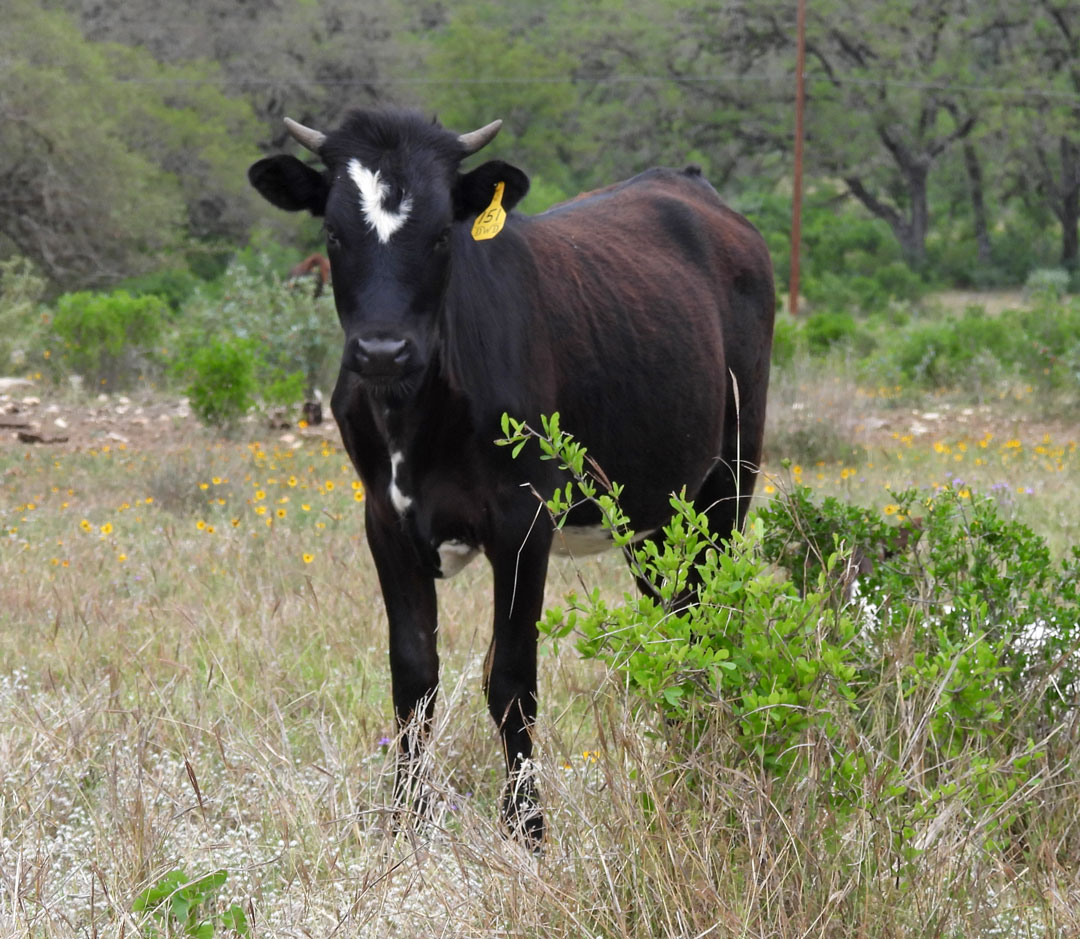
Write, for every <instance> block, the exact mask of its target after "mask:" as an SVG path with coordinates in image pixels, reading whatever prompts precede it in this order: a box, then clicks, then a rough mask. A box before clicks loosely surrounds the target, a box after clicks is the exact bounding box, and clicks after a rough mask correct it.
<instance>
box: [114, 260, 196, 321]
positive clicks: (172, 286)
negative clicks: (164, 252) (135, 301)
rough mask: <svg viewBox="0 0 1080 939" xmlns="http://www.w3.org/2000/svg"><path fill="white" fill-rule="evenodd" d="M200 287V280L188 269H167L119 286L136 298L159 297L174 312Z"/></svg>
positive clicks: (122, 282) (131, 279)
mask: <svg viewBox="0 0 1080 939" xmlns="http://www.w3.org/2000/svg"><path fill="white" fill-rule="evenodd" d="M198 286H199V278H198V277H196V276H195V275H194V274H193V273H192V272H191V271H190V270H188V269H187V268H186V267H165V268H161V269H160V270H156V271H152V272H150V273H148V274H141V275H139V276H137V277H129V278H127V279H126V280H123V281H121V282H120V283H119V284H117V288H118V289H121V290H126V291H127V292H128V293H130V294H131V295H132V296H135V297H142V296H145V295H147V294H150V295H152V296H155V297H159V298H160V299H161V300H164V301H165V302H166V303H167V304H168V305H169V308H170V309H171V310H172V311H173V312H176V311H177V310H179V309H180V307H181V306H182V305H183V303H184V301H185V300H187V299H188V297H190V296H191V294H192V293H194V292H195V288H196V287H198Z"/></svg>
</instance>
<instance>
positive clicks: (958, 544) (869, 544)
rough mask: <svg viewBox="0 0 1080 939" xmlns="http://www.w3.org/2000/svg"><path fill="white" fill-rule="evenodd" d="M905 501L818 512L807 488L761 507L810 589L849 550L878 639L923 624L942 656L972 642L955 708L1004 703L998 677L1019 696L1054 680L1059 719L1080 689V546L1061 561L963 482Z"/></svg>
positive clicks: (777, 544) (791, 566) (959, 671)
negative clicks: (973, 670) (975, 671)
mask: <svg viewBox="0 0 1080 939" xmlns="http://www.w3.org/2000/svg"><path fill="white" fill-rule="evenodd" d="M895 500H896V501H895V502H894V503H892V504H891V505H890V506H889V507H888V508H889V513H890V514H882V513H881V512H880V511H877V510H874V509H869V508H866V507H861V506H855V505H848V504H846V503H843V502H840V501H839V500H837V499H834V498H826V499H825V500H824V501H823V502H822V503H821V504H816V503H815V502H814V501H813V498H812V496H811V493H810V490H809V489H807V488H805V487H796V488H795V489H794V490H793V491H792V492H791V493H790V494H788V496H787V497H786V498H785V499H779V500H774V501H772V502H771V503H769V504H767V505H766V506H765V507H764V508H762V509H761V511H760V518H761V519H762V520H763V522H764V524H765V528H766V531H767V534H766V535H765V538H764V552H765V555H766V557H767V558H769V559H770V560H771V561H772V562H773V563H775V564H777V565H779V566H780V567H782V568H784V569H785V570H786V571H787V572H788V574H789V575H790V577H791V579H792V581H793V582H794V583H795V584H796V585H797V586H798V587H799V588H800V590H801V591H803V592H805V591H809V590H814V589H816V587H817V584H818V582H819V580H820V578H821V576H822V575H823V574H824V573H825V572H826V564H827V559H828V558H829V556H830V555H831V553H832V552H834V551H835V550H836V545H837V544H845V545H847V546H848V549H849V551H850V552H851V555H852V557H853V559H854V564H855V568H856V569H857V571H858V594H859V597H860V598H861V601H862V604H863V606H864V608H865V611H866V613H867V615H866V623H867V625H868V626H869V627H870V630H871V633H872V636H873V641H874V642H875V643H879V644H880V643H884V642H885V641H886V639H887V638H888V637H894V636H896V635H898V634H900V633H902V632H903V631H904V630H907V629H909V628H911V627H912V626H913V624H914V625H916V626H917V628H918V629H919V631H920V632H921V633H922V634H924V635H931V636H932V637H933V640H934V642H933V646H934V649H933V652H932V653H928V655H929V659H930V660H934V661H939V662H940V661H943V658H942V657H943V656H944V657H945V658H947V657H949V656H950V655H952V654H954V653H955V652H956V651H957V650H959V649H962V648H965V647H967V646H968V645H970V646H971V657H970V658H965V659H964V660H963V661H961V662H959V664H958V665H957V668H956V670H955V672H954V683H955V686H956V688H960V687H966V688H967V691H965V692H964V693H963V694H960V693H959V692H958V693H957V694H954V695H953V696H952V697H953V699H954V700H956V701H962V700H963V698H964V694H968V695H971V694H974V695H976V696H979V695H983V696H988V697H994V698H995V699H996V698H998V697H999V696H998V694H997V691H996V690H995V689H994V688H993V687H992V686H988V685H987V684H986V680H987V678H990V677H993V678H995V680H996V681H998V682H1000V684H999V689H1000V688H1008V689H1010V690H1011V691H1012V692H1013V693H1016V694H1019V693H1021V692H1022V691H1023V690H1024V689H1025V688H1027V687H1028V686H1029V685H1030V683H1031V682H1033V681H1036V682H1037V681H1042V680H1043V679H1047V680H1048V679H1049V677H1050V676H1051V675H1052V677H1053V685H1054V687H1055V688H1056V689H1057V691H1056V692H1055V693H1054V694H1051V695H1048V696H1047V698H1046V699H1045V706H1046V708H1047V709H1049V711H1050V712H1051V713H1052V712H1053V711H1054V710H1060V709H1061V708H1063V707H1067V706H1068V703H1069V702H1070V701H1071V699H1072V696H1073V694H1075V693H1076V692H1077V691H1080V659H1078V657H1077V654H1076V649H1077V645H1078V642H1080V549H1074V550H1073V552H1072V554H1071V555H1070V556H1069V557H1067V558H1066V559H1064V560H1062V561H1060V562H1058V563H1055V562H1054V561H1053V559H1052V558H1051V556H1050V551H1049V548H1048V547H1047V545H1046V542H1045V541H1044V540H1043V539H1042V538H1040V537H1039V536H1038V535H1036V534H1035V533H1034V532H1032V531H1031V529H1030V528H1028V527H1027V526H1025V525H1022V524H1021V523H1019V522H1014V521H1008V520H1005V519H1003V518H1001V516H1000V515H999V513H998V508H997V503H996V502H995V500H994V499H993V498H991V497H988V496H983V495H979V494H978V493H974V492H971V491H970V490H969V489H967V488H965V487H964V486H963V483H962V482H961V481H960V480H956V481H955V485H953V486H951V487H949V488H946V489H943V490H940V491H938V492H937V493H934V494H932V495H928V494H926V493H920V492H919V491H918V490H914V489H911V490H906V491H904V492H901V493H897V494H895ZM988 656H989V657H990V658H988ZM976 661H978V663H979V665H978V667H979V668H982V669H983V670H984V671H986V670H987V669H988V671H987V673H986V674H985V675H984V676H983V678H981V679H979V680H978V681H975V682H974V683H970V684H967V685H965V684H964V683H965V682H966V681H967V680H968V679H972V678H973V677H974V676H973V675H971V674H968V673H966V671H965V669H966V667H967V666H969V665H970V666H971V667H975V663H976ZM1051 670H1052V671H1051ZM998 708H1000V704H995V705H992V706H990V709H991V710H997V709H998ZM967 710H968V711H969V712H970V713H971V714H972V715H975V714H977V712H978V711H979V708H976V707H974V706H970V707H968V708H967Z"/></svg>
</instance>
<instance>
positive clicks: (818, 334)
mask: <svg viewBox="0 0 1080 939" xmlns="http://www.w3.org/2000/svg"><path fill="white" fill-rule="evenodd" d="M855 331H856V326H855V317H853V316H852V315H851V314H850V313H811V314H810V316H808V317H807V318H806V326H805V328H804V335H805V337H806V343H807V345H808V346H809V348H810V351H811V352H819V353H820V352H824V351H826V350H827V349H830V348H832V347H833V346H835V345H838V344H840V343H844V342H848V341H850V340H851V339H852V338H853V337H854V336H855Z"/></svg>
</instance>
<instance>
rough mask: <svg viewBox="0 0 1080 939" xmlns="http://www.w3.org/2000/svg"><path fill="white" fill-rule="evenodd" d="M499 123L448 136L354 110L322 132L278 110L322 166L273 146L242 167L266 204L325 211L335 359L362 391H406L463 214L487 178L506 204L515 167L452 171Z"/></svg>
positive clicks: (477, 205)
mask: <svg viewBox="0 0 1080 939" xmlns="http://www.w3.org/2000/svg"><path fill="white" fill-rule="evenodd" d="M501 123H502V122H501V121H495V122H494V123H491V124H488V125H487V126H486V127H482V128H480V129H479V130H475V131H472V132H471V133H468V134H461V135H458V134H454V133H451V132H450V131H447V130H446V129H444V128H443V127H441V126H439V125H438V124H437V123H431V122H428V121H426V120H424V119H423V118H422V117H420V116H419V115H415V114H410V113H403V112H393V111H389V112H371V111H356V112H353V113H352V114H350V115H349V117H348V118H347V119H346V121H345V123H344V124H343V125H342V126H341V128H339V129H338V130H336V131H333V132H331V133H329V134H323V133H321V132H319V131H316V130H312V129H311V128H309V127H304V126H303V125H301V124H297V123H296V122H295V121H291V120H289V119H288V118H286V119H285V125H286V127H287V129H288V131H289V133H290V134H291V135H292V136H293V137H294V138H296V139H297V140H298V141H299V142H300V143H301V144H303V145H304V146H305V147H306V148H307V149H308V150H310V151H312V152H313V153H315V154H316V155H317V156H318V157H319V158H320V160H321V161H322V163H323V165H324V166H325V169H324V170H322V171H320V170H317V169H315V168H313V167H311V166H308V165H307V164H305V163H303V162H301V161H300V160H298V159H296V158H295V157H292V156H273V157H268V158H266V159H264V160H259V162H257V163H255V164H254V165H253V166H252V167H251V168H250V169H249V170H248V178H249V179H250V181H251V183H252V185H253V186H254V187H255V188H256V189H257V190H258V191H259V192H260V193H261V194H262V195H263V196H264V197H265V198H266V199H267V200H269V201H270V202H271V203H273V204H274V205H276V206H278V207H279V208H282V209H286V210H288V211H293V212H295V211H301V210H304V209H306V210H307V211H308V212H310V213H311V214H312V215H315V216H322V217H323V218H324V219H325V230H326V245H327V253H328V255H329V257H330V265H331V268H332V270H333V285H334V301H335V303H336V305H337V311H338V316H339V318H340V320H341V325H342V327H343V329H344V330H345V350H344V353H343V355H342V366H343V367H344V368H346V369H349V370H350V371H353V372H355V373H357V374H358V375H359V376H360V377H361V379H362V380H363V382H364V384H365V386H366V387H367V388H368V390H369V391H370V392H371V393H372V394H374V395H377V396H379V397H382V398H384V399H387V400H390V401H394V400H398V401H400V400H405V399H407V398H408V397H409V396H411V395H412V394H413V393H414V392H415V391H416V390H417V388H418V387H419V386H420V384H421V382H422V380H423V376H424V375H425V373H426V372H427V370H428V369H429V368H430V367H431V366H432V363H433V361H434V358H435V355H436V347H437V339H438V334H439V320H440V311H441V307H442V303H443V297H444V294H445V288H446V284H447V281H448V278H449V276H450V269H451V265H452V264H453V256H454V254H455V252H456V251H462V250H472V249H473V248H472V246H471V239H470V234H469V231H470V228H471V225H472V222H473V220H474V219H475V218H476V216H477V215H478V214H479V213H481V212H483V211H484V210H485V209H487V208H488V206H489V205H490V203H491V201H492V196H493V194H494V192H495V189H496V186H497V184H498V183H500V182H501V183H503V195H502V206H503V208H504V209H505V210H507V211H509V210H510V209H511V208H512V207H513V206H514V205H515V204H516V203H517V202H518V201H519V200H520V199H521V198H522V196H524V195H525V193H526V192H527V191H528V187H529V181H528V178H527V177H526V176H525V174H524V173H522V172H521V170H519V169H516V168H515V167H513V166H510V165H508V164H506V163H503V162H502V161H498V160H496V161H491V162H488V163H485V164H483V165H482V166H480V167H479V168H477V169H474V170H472V171H471V172H469V173H464V174H462V173H460V172H459V171H458V167H459V165H460V163H461V161H462V160H463V159H464V158H465V157H467V156H469V155H470V154H472V153H476V151H478V150H480V149H481V148H482V147H484V146H485V145H486V144H487V143H489V142H490V141H491V139H492V138H493V137H494V136H495V134H496V133H498V130H499V127H500V126H501Z"/></svg>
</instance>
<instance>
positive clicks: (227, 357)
mask: <svg viewBox="0 0 1080 939" xmlns="http://www.w3.org/2000/svg"><path fill="white" fill-rule="evenodd" d="M258 364H259V355H258V351H257V349H256V346H255V344H254V343H253V342H252V341H251V340H250V339H232V340H220V339H219V340H214V341H212V342H209V343H207V344H206V345H204V346H202V347H200V348H198V349H196V350H195V351H194V352H193V353H192V354H191V356H190V358H188V359H187V360H185V361H184V362H183V363H182V364H181V366H180V367H182V368H183V369H184V371H185V372H186V373H188V374H189V375H190V380H191V383H190V384H189V385H188V389H187V393H188V397H189V398H190V399H191V409H192V411H194V412H195V416H196V417H198V418H199V420H200V421H202V422H203V423H204V424H207V425H209V426H211V427H218V428H221V429H225V430H228V429H230V428H232V427H234V426H235V425H236V423H237V422H238V421H239V420H240V418H242V417H243V416H244V415H245V414H247V413H248V411H250V410H251V409H252V408H253V407H254V406H255V395H256V390H257V387H258V386H257V384H256V380H255V373H256V370H257V368H258Z"/></svg>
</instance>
